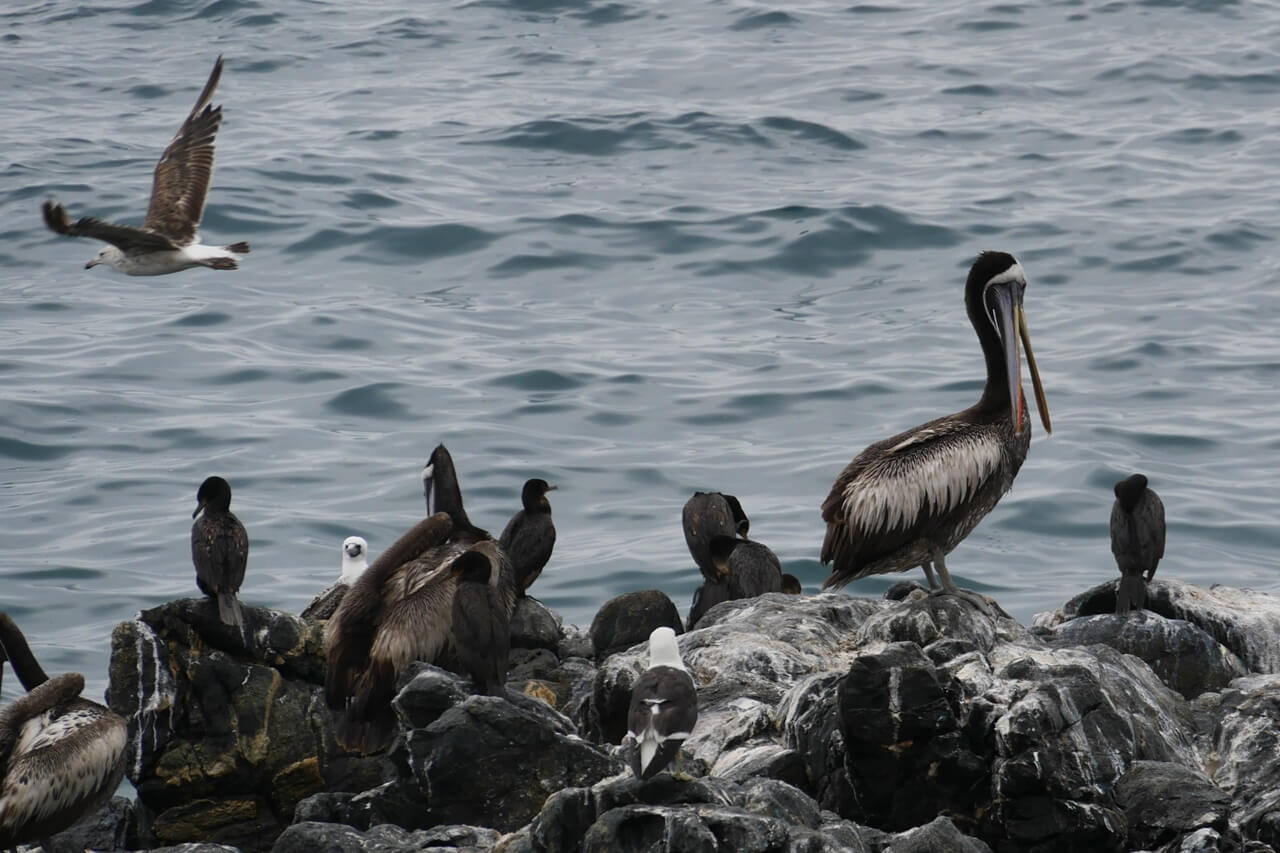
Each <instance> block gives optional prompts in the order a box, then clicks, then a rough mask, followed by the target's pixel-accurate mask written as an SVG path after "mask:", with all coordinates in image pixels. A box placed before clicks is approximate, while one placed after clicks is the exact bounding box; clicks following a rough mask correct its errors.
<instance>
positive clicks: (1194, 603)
mask: <svg viewBox="0 0 1280 853" xmlns="http://www.w3.org/2000/svg"><path fill="white" fill-rule="evenodd" d="M1115 586H1116V585H1115V582H1114V581H1109V582H1107V583H1104V584H1101V585H1099V586H1095V587H1093V588H1092V589H1089V590H1086V591H1085V592H1082V593H1081V594H1080V595H1077V596H1076V597H1075V598H1072V599H1071V600H1069V601H1068V602H1067V603H1066V604H1064V605H1062V607H1060V608H1058V609H1057V610H1055V611H1053V612H1050V613H1038V614H1036V617H1035V619H1034V620H1033V622H1032V624H1033V625H1035V626H1036V627H1039V628H1055V627H1057V626H1058V625H1061V624H1063V623H1064V622H1068V621H1070V620H1072V619H1076V618H1078V617H1081V616H1092V615H1094V614H1098V613H1108V612H1112V613H1114V611H1115ZM1108 601H1109V602H1110V610H1108V609H1107V604H1108ZM1146 609H1147V610H1149V611H1152V612H1153V613H1158V614H1159V615H1161V616H1163V617H1165V618H1166V619H1181V620H1183V621H1186V622H1190V623H1191V624H1193V625H1195V626H1197V627H1199V628H1200V629H1201V630H1203V631H1204V632H1205V633H1207V634H1209V636H1211V637H1213V638H1214V639H1215V640H1217V641H1218V642H1219V643H1221V644H1222V645H1224V646H1226V647H1227V649H1229V650H1230V651H1231V652H1232V653H1233V654H1234V655H1236V657H1238V658H1239V659H1240V660H1241V661H1242V662H1243V663H1244V665H1245V667H1246V668H1247V669H1248V671H1249V672H1260V673H1280V598H1277V597H1275V596H1273V595H1270V594H1268V593H1265V592H1257V591H1255V590H1251V589H1234V588H1232V587H1225V586H1216V585H1215V586H1213V587H1211V588H1209V589H1205V588H1204V587H1199V586H1195V585H1194V584H1189V583H1184V582H1183V581H1179V580H1173V579H1162V578H1158V577H1157V578H1156V579H1155V580H1153V581H1152V582H1151V583H1150V584H1148V585H1147V607H1146Z"/></svg>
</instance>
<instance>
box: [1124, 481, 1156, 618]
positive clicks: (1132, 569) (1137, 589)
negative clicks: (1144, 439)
mask: <svg viewBox="0 0 1280 853" xmlns="http://www.w3.org/2000/svg"><path fill="white" fill-rule="evenodd" d="M1115 493H1116V502H1115V504H1114V505H1112V507H1111V553H1112V554H1114V555H1115V558H1116V565H1117V566H1119V567H1120V582H1119V584H1118V585H1117V587H1116V612H1117V613H1128V612H1129V610H1130V609H1131V608H1132V609H1135V610H1141V609H1142V608H1144V607H1145V606H1146V604H1147V583H1148V582H1149V581H1150V580H1151V578H1152V577H1154V576H1155V573H1156V566H1158V565H1159V564H1160V558H1161V557H1163V556H1164V533H1165V531H1164V504H1163V503H1162V502H1161V501H1160V496H1159V495H1157V494H1156V493H1155V490H1154V489H1152V488H1150V487H1149V486H1148V485H1147V478H1146V477H1145V476H1143V475H1142V474H1131V475H1129V476H1128V477H1125V478H1124V479H1123V480H1121V481H1120V482H1118V483H1116V485H1115Z"/></svg>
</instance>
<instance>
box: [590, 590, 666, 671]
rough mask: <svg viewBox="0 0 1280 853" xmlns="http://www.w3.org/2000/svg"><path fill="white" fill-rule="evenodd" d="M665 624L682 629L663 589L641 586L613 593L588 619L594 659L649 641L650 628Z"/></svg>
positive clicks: (651, 629) (651, 630)
mask: <svg viewBox="0 0 1280 853" xmlns="http://www.w3.org/2000/svg"><path fill="white" fill-rule="evenodd" d="M664 625H666V626H668V627H670V628H672V629H673V630H674V631H675V632H676V633H677V634H681V633H684V625H683V624H682V623H681V622H680V613H679V611H677V610H676V606H675V603H674V602H672V601H671V599H670V598H668V597H667V594H666V593H665V592H663V591H662V590H658V589H642V590H640V591H638V592H627V593H623V594H622V595H618V596H614V597H613V598H611V599H609V600H608V601H606V602H605V603H604V606H603V607H601V608H600V609H599V610H598V611H596V616H595V618H594V619H592V620H591V632H590V633H591V644H592V647H593V648H594V649H595V656H596V659H597V660H601V659H603V658H606V657H608V656H609V655H611V654H613V653H614V652H617V651H620V650H622V649H628V648H631V647H632V646H634V645H636V644H637V643H644V642H648V640H649V635H650V634H652V633H653V629H654V628H660V627H662V626H664Z"/></svg>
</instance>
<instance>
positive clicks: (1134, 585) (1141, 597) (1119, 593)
mask: <svg viewBox="0 0 1280 853" xmlns="http://www.w3.org/2000/svg"><path fill="white" fill-rule="evenodd" d="M1146 604H1147V582H1146V580H1145V579H1144V578H1143V577H1142V575H1123V576H1121V578H1120V584H1119V585H1118V586H1117V587H1116V612H1117V613H1128V612H1129V610H1130V609H1131V608H1132V609H1133V610H1141V609H1142V608H1143V607H1145V606H1146Z"/></svg>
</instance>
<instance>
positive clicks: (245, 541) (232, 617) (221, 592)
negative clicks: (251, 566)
mask: <svg viewBox="0 0 1280 853" xmlns="http://www.w3.org/2000/svg"><path fill="white" fill-rule="evenodd" d="M202 510H203V512H202ZM197 515H198V516H200V517H199V518H196V516H197ZM191 517H192V518H196V521H195V523H194V524H192V525H191V562H193V563H195V566H196V586H198V587H200V591H201V592H203V593H204V594H205V595H207V596H209V597H211V598H214V599H216V600H217V602H218V616H219V618H221V619H222V621H223V623H224V624H227V625H235V626H236V627H242V626H243V625H244V616H243V614H242V613H241V612H240V602H239V601H238V600H237V599H236V593H237V592H239V591H240V584H241V583H243V582H244V567H245V563H246V562H248V560H249V534H248V533H246V532H245V529H244V525H243V524H241V523H240V519H238V518H236V517H235V515H234V514H233V513H232V512H231V486H230V484H228V483H227V481H226V480H224V479H222V478H221V477H209V478H208V479H206V480H205V481H204V482H203V483H201V484H200V490H199V491H198V492H196V510H195V512H193V513H191Z"/></svg>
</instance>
